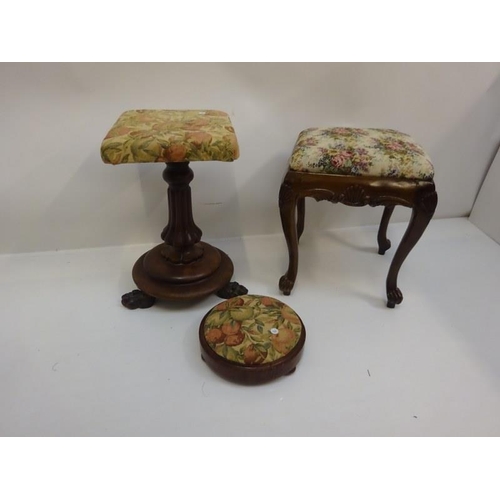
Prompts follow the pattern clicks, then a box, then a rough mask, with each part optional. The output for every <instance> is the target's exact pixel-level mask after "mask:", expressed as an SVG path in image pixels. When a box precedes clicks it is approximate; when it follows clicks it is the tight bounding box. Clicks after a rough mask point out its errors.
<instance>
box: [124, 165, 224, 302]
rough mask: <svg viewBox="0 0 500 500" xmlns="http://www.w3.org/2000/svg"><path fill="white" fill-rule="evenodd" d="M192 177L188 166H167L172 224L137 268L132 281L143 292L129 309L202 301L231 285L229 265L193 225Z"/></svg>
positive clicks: (128, 297)
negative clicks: (157, 302) (165, 302)
mask: <svg viewBox="0 0 500 500" xmlns="http://www.w3.org/2000/svg"><path fill="white" fill-rule="evenodd" d="M193 176H194V174H193V171H192V169H191V168H190V167H189V162H182V163H167V168H166V169H165V170H164V172H163V179H164V180H165V181H166V182H167V183H168V208H169V221H168V224H167V226H166V227H165V229H164V230H163V232H162V233H161V238H162V240H163V243H161V244H160V245H157V246H156V247H154V248H153V249H151V250H150V251H149V252H147V253H145V254H144V255H142V256H141V257H140V258H139V260H138V261H137V262H136V263H135V265H134V268H133V270H132V277H133V279H134V282H135V283H136V285H137V287H138V288H139V290H134V291H132V292H130V293H127V294H125V295H124V296H123V297H122V304H123V305H124V306H125V307H128V308H129V309H136V308H138V307H139V308H146V307H151V306H152V305H153V304H154V302H155V300H156V299H166V300H193V299H198V298H201V297H204V296H206V295H210V294H211V293H214V292H217V291H220V290H221V289H222V290H224V288H225V287H227V286H228V285H229V282H230V280H231V277H232V275H233V263H232V262H231V259H230V258H229V257H228V256H227V255H226V254H225V253H224V252H222V251H221V250H219V249H218V248H215V247H213V246H212V245H209V244H208V243H204V242H202V241H201V235H202V232H201V229H200V228H199V227H198V226H197V225H196V224H195V223H194V220H193V211H192V204H191V188H190V187H189V183H190V182H191V181H192V180H193ZM226 295H227V294H226ZM226 295H225V294H224V293H222V294H221V296H223V297H225V296H226ZM229 295H230V294H229Z"/></svg>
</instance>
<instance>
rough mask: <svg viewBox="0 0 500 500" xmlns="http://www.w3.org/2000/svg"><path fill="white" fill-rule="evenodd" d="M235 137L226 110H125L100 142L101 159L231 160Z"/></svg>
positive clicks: (235, 148) (234, 153)
mask: <svg viewBox="0 0 500 500" xmlns="http://www.w3.org/2000/svg"><path fill="white" fill-rule="evenodd" d="M238 156H239V148H238V141H237V140H236V134H235V133H234V128H233V126H232V124H231V120H230V119H229V116H228V114H227V113H224V112H223V111H214V110H185V111H184V110H166V109H138V110H131V111H125V113H123V114H122V115H121V116H120V117H119V118H118V120H117V121H116V123H115V124H114V125H113V127H112V128H111V130H110V131H109V132H108V134H107V135H106V137H105V138H104V140H103V141H102V145H101V157H102V160H103V161H104V163H112V164H113V165H116V164H118V163H150V162H165V163H166V162H182V161H233V160H236V159H237V158H238Z"/></svg>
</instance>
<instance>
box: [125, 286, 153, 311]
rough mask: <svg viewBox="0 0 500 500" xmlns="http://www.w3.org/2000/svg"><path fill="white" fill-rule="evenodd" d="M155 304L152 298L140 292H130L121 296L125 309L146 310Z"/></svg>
mask: <svg viewBox="0 0 500 500" xmlns="http://www.w3.org/2000/svg"><path fill="white" fill-rule="evenodd" d="M155 302H156V299H155V298H154V297H151V295H148V294H147V293H144V292H143V291H142V290H132V291H131V292H129V293H126V294H125V295H122V305H123V306H125V307H126V308H127V309H147V308H148V307H151V306H153V305H154V303H155Z"/></svg>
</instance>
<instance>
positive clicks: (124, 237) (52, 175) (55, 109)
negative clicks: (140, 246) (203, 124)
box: [0, 63, 500, 253]
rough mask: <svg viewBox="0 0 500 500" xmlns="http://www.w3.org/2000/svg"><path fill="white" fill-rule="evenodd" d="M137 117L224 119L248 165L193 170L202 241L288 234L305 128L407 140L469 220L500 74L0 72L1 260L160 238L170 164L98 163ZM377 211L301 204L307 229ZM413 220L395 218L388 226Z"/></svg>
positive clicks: (442, 69) (423, 68) (347, 222)
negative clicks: (120, 129) (372, 130)
mask: <svg viewBox="0 0 500 500" xmlns="http://www.w3.org/2000/svg"><path fill="white" fill-rule="evenodd" d="M134 108H172V109H176V108H178V109H183V108H213V109H221V110H225V111H227V112H228V113H229V114H230V115H231V119H232V121H233V124H234V126H235V129H236V133H237V135H238V139H239V142H240V148H241V157H240V159H239V160H237V161H236V162H235V163H232V164H231V163H229V164H226V163H194V164H193V169H194V171H195V179H194V181H193V183H192V189H193V200H194V214H195V221H196V222H197V224H198V225H199V226H200V227H201V228H202V230H203V231H204V235H205V237H207V238H214V237H233V236H240V235H242V234H245V235H246V234H266V233H276V232H280V231H281V227H280V222H279V214H278V209H277V197H278V189H279V185H280V182H281V179H282V176H283V174H284V172H285V171H286V164H287V159H288V156H289V155H290V153H291V150H292V147H293V144H294V142H295V139H296V137H297V134H298V133H299V132H300V131H301V130H302V129H304V128H307V127H311V126H337V125H343V126H357V127H390V128H396V129H399V130H401V131H404V132H407V133H410V134H412V135H413V136H414V137H415V138H416V139H417V140H418V141H420V142H421V143H422V145H423V146H424V147H425V148H426V149H427V150H428V152H429V154H430V155H431V157H432V159H433V160H434V163H435V167H436V171H437V174H436V184H437V189H438V193H439V197H440V201H439V205H438V210H437V216H438V217H455V216H463V215H467V214H468V213H469V212H470V210H471V207H472V205H473V202H474V199H475V197H476V195H477V192H478V189H479V186H480V185H481V182H482V180H483V178H484V175H485V172H486V169H487V167H488V165H489V164H490V163H491V160H492V157H493V155H494V153H495V151H496V150H497V148H498V144H499V142H500V65H499V64H498V63H491V64H431V63H429V64H428V63H424V64H405V63H398V64H362V63H352V64H351V63H349V64H346V63H321V64H312V63H293V64H260V63H259V64H257V63H255V64H246V63H245V64H243V63H241V64H239V63H238V64H235V63H199V64H198V63H192V64H191V63H190V64H173V63H158V64H156V63H155V64H149V63H143V64H141V63H139V64H81V63H74V64H73V63H71V64H69V63H68V64H5V63H4V64H0V117H1V134H0V146H1V151H2V161H1V163H0V214H1V219H0V231H1V232H0V234H1V238H0V252H1V253H6V252H26V251H39V250H53V249H62V248H80V247H95V246H107V245H122V244H129V243H142V242H154V241H158V240H159V234H160V232H161V230H162V228H163V226H164V225H165V224H166V222H167V209H166V200H165V195H166V184H165V183H164V182H163V180H162V178H161V171H162V168H163V166H162V165H161V164H157V165H151V164H143V165H119V166H111V165H104V164H103V163H102V162H101V159H100V155H99V147H100V143H101V140H102V138H103V137H104V135H105V134H106V132H107V130H108V129H109V127H110V126H111V125H112V124H113V123H114V121H115V119H116V118H117V117H118V115H119V114H120V113H121V112H122V111H124V110H126V109H134ZM380 215H381V209H370V208H363V209H359V208H358V209H354V208H347V207H342V206H340V205H337V206H333V205H331V204H329V203H326V202H323V203H321V204H317V203H316V202H315V201H313V200H308V202H307V214H306V217H307V220H306V231H311V230H319V229H324V228H331V227H342V226H343V227H345V226H353V225H362V224H372V223H376V222H378V220H379V217H380ZM408 216H409V211H408V210H405V209H403V208H400V209H397V210H396V212H395V217H394V220H405V219H407V218H408Z"/></svg>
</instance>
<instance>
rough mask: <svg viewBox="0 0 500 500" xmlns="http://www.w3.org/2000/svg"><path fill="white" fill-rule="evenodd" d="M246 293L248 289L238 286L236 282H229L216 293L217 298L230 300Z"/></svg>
mask: <svg viewBox="0 0 500 500" xmlns="http://www.w3.org/2000/svg"><path fill="white" fill-rule="evenodd" d="M247 293H248V288H245V287H244V286H243V285H240V284H239V283H238V282H237V281H231V282H230V283H228V284H227V285H226V286H225V287H224V288H221V289H220V290H219V291H218V292H217V293H216V295H217V297H220V298H221V299H232V298H233V297H238V295H246V294H247Z"/></svg>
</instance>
